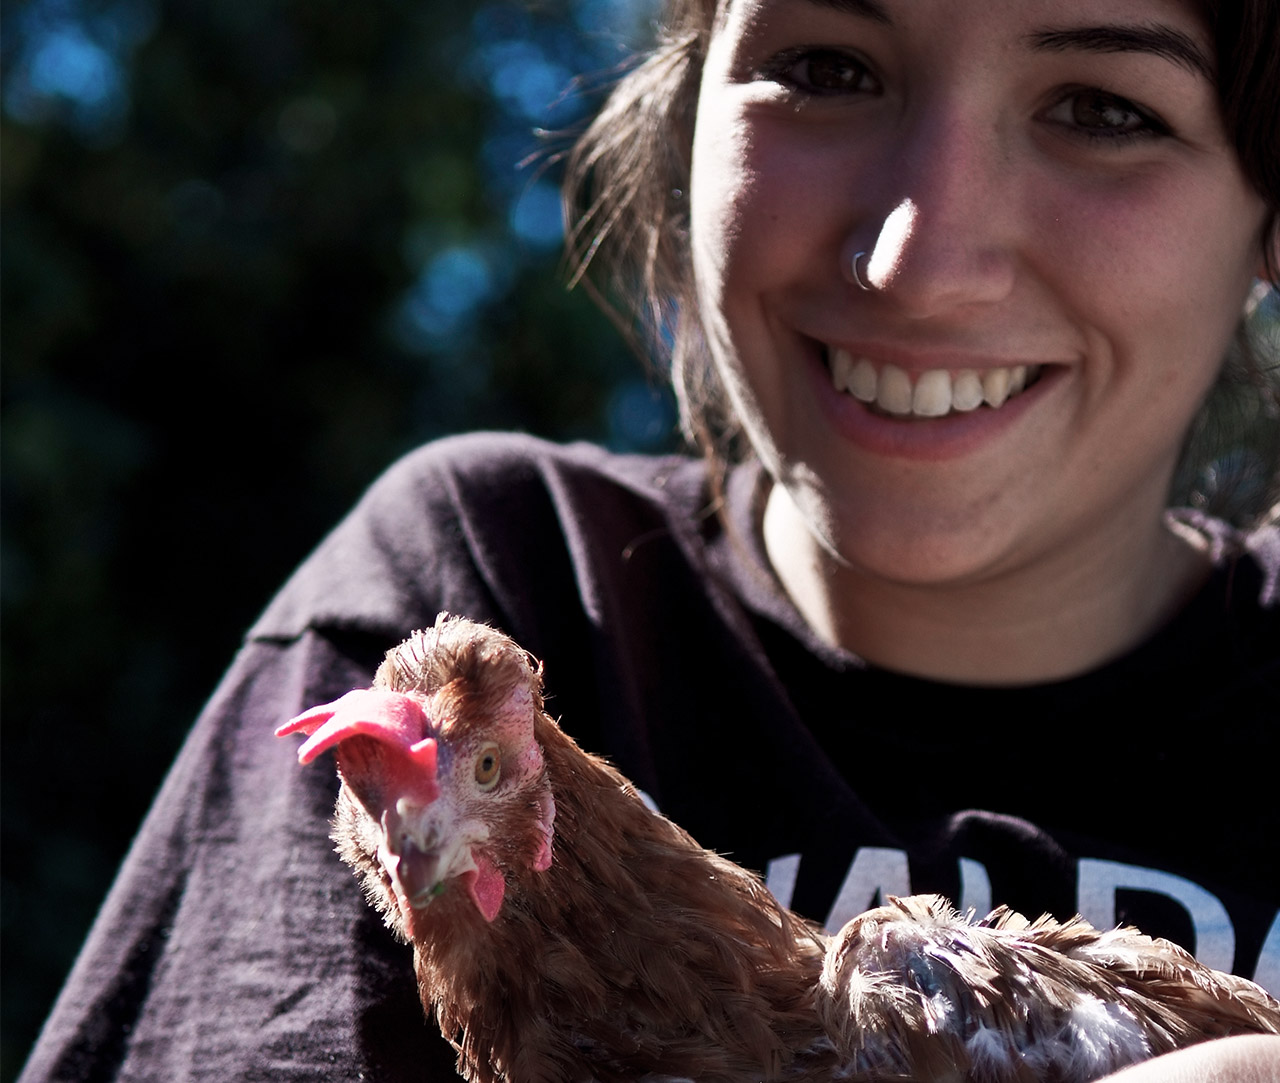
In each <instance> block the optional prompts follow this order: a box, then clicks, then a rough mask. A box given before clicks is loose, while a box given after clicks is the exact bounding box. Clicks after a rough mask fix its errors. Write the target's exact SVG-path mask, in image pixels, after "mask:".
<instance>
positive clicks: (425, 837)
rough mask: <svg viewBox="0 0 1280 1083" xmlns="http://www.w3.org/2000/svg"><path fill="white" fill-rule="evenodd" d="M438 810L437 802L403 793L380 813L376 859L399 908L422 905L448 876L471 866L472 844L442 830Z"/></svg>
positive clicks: (438, 892)
mask: <svg viewBox="0 0 1280 1083" xmlns="http://www.w3.org/2000/svg"><path fill="white" fill-rule="evenodd" d="M441 811H443V810H441V809H440V807H439V804H438V803H437V802H432V803H431V804H430V805H429V806H427V805H418V804H415V803H414V802H411V801H410V800H408V799H407V798H403V797H402V798H400V799H399V800H398V801H397V802H396V803H395V807H394V808H387V809H385V810H384V811H383V813H382V839H381V842H380V844H379V846H378V860H379V861H381V862H382V866H383V868H385V869H386V871H387V875H388V876H389V877H390V878H391V883H392V886H393V887H394V888H395V892H396V897H397V898H398V899H399V900H400V908H401V910H402V911H407V910H425V909H426V908H427V907H428V906H429V905H431V902H432V901H433V900H434V899H436V898H437V897H439V896H440V895H441V894H443V893H444V890H445V886H446V885H447V883H448V881H449V880H451V879H452V878H454V877H456V876H460V875H461V874H463V873H466V872H472V871H474V870H475V868H476V863H475V861H474V860H473V859H472V856H471V847H470V846H469V845H467V844H465V843H464V842H463V841H462V840H460V839H458V838H457V832H453V831H447V830H442V825H441V822H440V821H441V817H440V815H439V813H440V812H441ZM405 917H406V918H408V917H409V914H408V913H406V914H405Z"/></svg>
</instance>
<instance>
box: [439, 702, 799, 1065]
mask: <svg viewBox="0 0 1280 1083" xmlns="http://www.w3.org/2000/svg"><path fill="white" fill-rule="evenodd" d="M536 729H537V737H538V740H539V741H540V743H541V744H542V747H543V751H544V755H545V757H546V771H547V776H548V779H549V781H550V783H551V786H552V788H553V791H554V794H555V803H556V816H555V841H554V848H553V861H552V865H551V867H550V868H549V869H547V870H545V871H543V872H537V871H534V870H531V869H529V870H517V871H515V872H513V873H511V874H510V875H509V882H508V892H507V898H506V900H505V902H504V904H503V908H502V911H501V912H500V914H499V915H498V917H497V919H496V920H495V921H494V922H493V923H492V924H486V923H484V922H483V920H482V919H479V917H478V915H467V916H466V917H465V918H463V920H464V921H465V935H456V934H454V935H449V936H444V937H435V938H432V939H431V940H429V941H426V942H422V943H415V958H416V961H417V968H418V977H419V981H420V983H421V986H422V988H423V989H424V990H426V991H428V992H429V994H430V999H431V1000H432V1001H434V1004H435V1008H436V1012H437V1015H438V1018H439V1021H440V1024H441V1029H442V1030H443V1031H444V1033H445V1034H446V1036H448V1035H456V1034H458V1033H459V1032H462V1031H465V1037H464V1038H463V1039H462V1047H461V1051H462V1053H463V1058H464V1059H465V1060H467V1061H469V1062H470V1064H471V1065H472V1072H473V1078H474V1079H476V1080H483V1081H488V1080H491V1079H492V1080H497V1079H501V1078H503V1077H502V1075H501V1074H500V1073H501V1072H502V1071H506V1070H510V1069H511V1068H512V1066H513V1065H517V1064H519V1065H529V1066H532V1065H535V1064H536V1065H539V1066H541V1067H542V1068H543V1069H546V1068H547V1067H548V1066H550V1067H551V1068H552V1069H553V1070H554V1071H557V1072H560V1073H562V1074H561V1076H560V1078H563V1079H575V1078H579V1077H580V1073H581V1072H584V1071H587V1072H590V1073H591V1074H592V1075H593V1076H594V1077H595V1078H598V1079H601V1080H604V1079H608V1078H611V1076H610V1074H609V1073H610V1072H611V1071H612V1072H614V1073H615V1074H616V1077H617V1078H630V1079H635V1078H638V1077H639V1076H640V1074H642V1073H644V1072H650V1073H656V1074H661V1073H664V1072H665V1073H669V1074H672V1075H690V1074H692V1075H693V1076H694V1077H695V1078H699V1079H707V1080H712V1079H723V1080H732V1079H738V1078H743V1079H746V1078H752V1079H760V1078H770V1077H773V1076H774V1075H775V1073H777V1072H779V1071H780V1070H781V1066H782V1065H783V1063H784V1062H785V1061H786V1060H788V1059H789V1058H790V1056H791V1055H792V1054H793V1053H794V1052H795V1051H796V1050H803V1049H805V1048H807V1047H809V1046H811V1045H813V1044H814V1043H817V1042H819V1041H820V1037H821V1031H820V1028H819V1025H818V1022H817V1017H816V1012H815V1010H814V1006H813V999H812V998H813V995H814V990H815V988H816V985H817V977H818V974H819V973H820V971H821V966H822V954H823V943H822V940H821V937H820V935H819V934H818V933H817V931H816V930H815V929H814V928H812V927H811V926H809V925H807V924H805V923H803V922H801V921H800V920H799V919H797V918H795V917H794V916H792V915H790V914H789V913H788V912H787V911H785V910H783V909H782V908H781V907H779V906H778V905H777V904H776V903H775V902H774V901H773V899H772V897H771V896H769V894H768V891H767V889H766V888H765V887H764V886H763V884H762V883H761V882H760V880H759V878H758V877H755V876H753V875H751V874H749V873H746V872H744V871H743V870H741V869H740V868H738V867H737V866H736V865H733V864H732V863H731V862H729V861H726V860H724V859H722V858H720V857H718V856H717V855H715V854H712V853H710V852H709V851H706V850H704V849H702V847H700V846H699V845H698V844H697V843H696V842H695V841H694V840H693V839H692V838H691V837H690V836H689V835H688V834H687V833H686V832H685V831H683V830H682V829H681V828H680V827H678V826H676V825H675V824H674V823H672V822H671V821H669V820H667V819H665V818H664V817H661V816H659V815H657V814H655V813H653V812H652V811H650V810H649V809H648V808H647V807H645V805H644V803H643V801H642V800H641V798H640V797H639V795H638V794H637V792H636V791H635V789H634V788H633V787H632V786H631V785H630V783H628V782H627V781H626V779H625V778H623V776H622V775H621V774H619V773H618V772H617V771H616V770H614V769H613V768H612V767H611V766H609V765H608V764H606V763H605V762H604V761H603V760H600V759H599V758H597V757H594V756H591V755H589V754H587V753H585V752H583V751H582V750H581V749H580V748H579V747H578V746H577V745H576V744H575V743H574V742H573V741H572V739H571V738H569V737H568V736H567V735H565V734H563V733H562V731H560V730H559V728H558V727H556V726H555V725H554V724H553V723H551V721H550V720H549V719H541V720H540V721H539V724H538V725H537V727H536ZM588 828H589V829H588ZM464 911H465V908H459V913H458V916H459V917H462V912H464ZM619 931H625V935H615V933H617V932H619ZM584 946H585V948H586V950H584ZM497 989H501V990H502V992H501V995H495V991H496V990H497ZM566 1024H568V1025H566ZM490 1061H491V1062H492V1064H493V1068H490V1067H489V1062H490ZM588 1065H589V1067H588ZM695 1069H696V1070H695ZM581 1077H582V1078H589V1076H581ZM510 1078H512V1079H525V1078H530V1077H529V1076H527V1075H525V1074H522V1072H521V1071H510Z"/></svg>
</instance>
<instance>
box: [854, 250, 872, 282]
mask: <svg viewBox="0 0 1280 1083" xmlns="http://www.w3.org/2000/svg"><path fill="white" fill-rule="evenodd" d="M864 256H866V253H865V252H859V253H857V254H856V255H855V256H854V257H853V263H852V265H851V269H852V270H853V280H854V281H855V282H856V283H857V284H858V288H859V289H864V290H868V291H869V290H870V289H871V285H870V283H868V282H866V281H865V280H864V279H863V277H862V275H861V274H859V273H858V261H859V260H861V259H862V258H863V257H864Z"/></svg>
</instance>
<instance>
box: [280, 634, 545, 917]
mask: <svg viewBox="0 0 1280 1083" xmlns="http://www.w3.org/2000/svg"><path fill="white" fill-rule="evenodd" d="M541 712H542V694H541V677H540V671H539V669H538V668H537V667H536V666H535V665H533V664H532V661H531V659H530V658H529V656H528V655H527V654H525V652H524V651H522V650H521V649H520V648H519V647H517V646H516V644H515V643H514V642H513V641H512V640H510V639H509V638H507V637H506V636H504V635H502V634H501V633H499V632H496V631H494V630H493V629H491V628H488V627H485V626H483V625H478V624H475V623H473V622H471V621H466V620H462V619H460V618H453V617H448V616H447V615H445V614H441V616H440V618H438V619H437V621H436V625H435V627H434V628H430V629H427V630H426V631H423V632H416V633H414V635H413V636H412V637H411V638H410V639H408V640H406V641H405V642H404V643H402V644H401V645H400V646H399V647H396V648H395V649H394V650H392V651H390V652H389V653H388V655H387V658H386V661H385V662H384V663H383V665H382V667H381V668H380V669H379V670H378V675H377V677H376V679H375V681H374V687H373V688H370V689H361V690H357V691H354V692H348V693H347V694H346V695H345V696H343V697H342V698H341V699H338V700H335V701H334V702H333V703H328V704H325V705H323V706H320V707H315V708H312V709H311V710H309V711H306V712H304V713H303V714H301V715H299V716H298V717H296V718H294V719H292V720H290V721H289V722H288V723H286V724H285V725H283V726H281V727H280V728H279V729H278V730H277V731H276V733H277V736H285V735H287V734H291V733H297V732H300V731H301V732H303V733H306V734H307V735H308V739H307V741H306V742H305V743H304V744H303V745H302V747H301V748H300V749H299V750H298V758H299V760H300V761H301V762H302V763H309V762H310V761H311V760H313V759H315V758H316V757H317V756H319V755H320V754H321V753H323V752H325V751H326V750H328V749H330V748H333V749H335V750H336V753H337V760H338V773H339V775H340V776H341V778H342V789H341V791H340V793H339V797H338V804H337V809H336V811H335V816H334V839H335V841H336V842H337V843H338V851H339V853H340V854H341V855H342V857H343V859H344V860H346V861H347V862H348V863H349V864H350V865H352V867H353V868H355V869H356V870H357V871H358V872H360V873H361V874H362V875H363V877H364V881H365V889H366V891H367V892H368V894H369V896H370V899H371V900H372V901H373V902H374V903H375V905H377V906H378V908H379V909H380V910H381V911H382V912H383V915H384V917H385V918H386V919H387V921H388V924H390V925H391V926H392V927H393V928H396V929H397V930H398V931H400V932H402V933H403V934H404V935H406V936H408V937H410V938H417V937H418V936H419V934H420V933H422V932H424V931H425V929H426V926H427V925H428V924H429V919H428V916H427V915H428V913H429V912H432V911H431V910H430V908H432V907H433V905H435V907H436V910H437V911H438V910H439V909H440V907H441V906H443V907H444V908H445V909H452V908H453V907H456V906H457V905H458V899H459V898H461V897H462V896H460V895H459V894H458V892H457V890H456V889H457V888H462V889H464V892H465V898H467V899H469V901H470V903H471V904H474V908H475V910H478V911H479V913H480V914H481V915H483V917H484V919H485V920H486V921H493V920H494V918H495V917H497V915H498V913H499V911H500V909H501V907H502V900H503V896H504V894H505V893H506V889H507V883H508V879H509V878H510V877H511V876H512V875H525V874H526V873H527V872H530V871H532V872H541V871H543V870H545V869H547V868H549V867H550V865H551V843H552V822H553V819H554V815H555V803H554V800H553V797H552V793H551V786H550V782H549V780H548V778H547V773H546V767H545V763H544V760H543V754H542V749H541V747H540V746H539V744H538V741H537V739H536V737H535V726H536V721H537V719H538V718H539V716H540V715H541ZM446 896H447V897H448V898H449V901H448V902H441V903H439V904H437V900H442V899H444V898H445V897H446Z"/></svg>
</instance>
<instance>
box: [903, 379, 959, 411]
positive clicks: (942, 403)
mask: <svg viewBox="0 0 1280 1083" xmlns="http://www.w3.org/2000/svg"><path fill="white" fill-rule="evenodd" d="M911 412H912V413H913V414H918V415H919V416H921V417H941V416H942V415H943V414H949V413H950V412H951V375H950V373H948V372H947V371H946V369H934V370H932V371H931V372H922V373H921V374H920V379H918V380H917V381H916V389H915V392H914V393H913V394H912V396H911Z"/></svg>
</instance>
